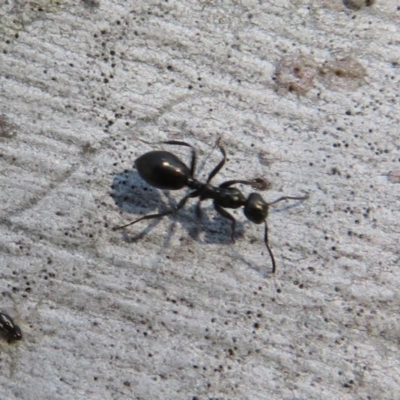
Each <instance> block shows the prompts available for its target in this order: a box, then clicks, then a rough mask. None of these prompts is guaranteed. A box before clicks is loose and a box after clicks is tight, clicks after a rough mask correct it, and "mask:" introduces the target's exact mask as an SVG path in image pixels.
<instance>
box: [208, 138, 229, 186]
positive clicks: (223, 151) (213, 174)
mask: <svg viewBox="0 0 400 400" xmlns="http://www.w3.org/2000/svg"><path fill="white" fill-rule="evenodd" d="M219 142H220V139H218V140H217V146H218V147H219V149H220V150H221V153H222V156H223V159H222V160H221V161H220V162H219V163H218V165H217V166H216V167H215V168H214V169H213V170H212V171H211V172H210V175H208V179H207V183H210V182H211V179H212V178H214V176H215V175H217V174H218V172H219V171H220V170H221V168H222V167H223V166H224V164H225V162H226V152H225V149H224V148H223V147H222V146H221V145H220V144H219Z"/></svg>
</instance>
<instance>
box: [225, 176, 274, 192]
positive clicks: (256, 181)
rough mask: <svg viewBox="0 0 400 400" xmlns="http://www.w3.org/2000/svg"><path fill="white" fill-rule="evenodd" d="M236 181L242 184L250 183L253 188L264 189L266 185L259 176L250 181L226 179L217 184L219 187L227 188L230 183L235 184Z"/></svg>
mask: <svg viewBox="0 0 400 400" xmlns="http://www.w3.org/2000/svg"><path fill="white" fill-rule="evenodd" d="M237 183H241V184H242V185H250V186H251V187H252V188H254V189H258V190H265V189H266V187H267V182H265V181H264V180H262V179H261V178H256V179H253V180H251V181H242V180H241V179H234V180H232V181H226V182H223V183H221V185H219V187H220V188H227V187H229V186H232V185H236V184H237Z"/></svg>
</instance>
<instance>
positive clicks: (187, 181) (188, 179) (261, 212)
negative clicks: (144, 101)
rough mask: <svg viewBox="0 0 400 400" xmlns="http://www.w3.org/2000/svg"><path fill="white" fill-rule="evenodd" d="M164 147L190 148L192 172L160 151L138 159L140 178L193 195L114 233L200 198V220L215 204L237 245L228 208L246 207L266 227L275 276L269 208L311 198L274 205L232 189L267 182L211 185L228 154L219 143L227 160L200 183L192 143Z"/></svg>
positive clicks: (281, 199)
mask: <svg viewBox="0 0 400 400" xmlns="http://www.w3.org/2000/svg"><path fill="white" fill-rule="evenodd" d="M161 143H164V144H171V145H177V146H186V147H190V149H191V150H192V158H191V162H190V168H189V167H188V166H187V165H186V164H184V163H183V162H182V161H181V160H180V159H179V158H178V157H177V156H175V155H174V154H172V153H170V152H168V151H162V150H161V151H158V150H157V151H150V152H148V153H146V154H143V155H142V156H140V157H139V158H137V159H136V161H135V165H136V168H137V170H138V172H139V175H140V176H141V177H142V178H143V179H144V180H145V181H146V182H147V183H149V184H150V185H151V186H154V187H156V188H158V189H163V190H179V189H182V188H184V187H185V186H186V187H188V188H189V189H191V190H192V191H191V192H190V193H188V194H187V195H186V196H184V197H183V198H182V199H181V200H180V201H179V203H178V204H177V205H176V206H175V207H173V208H171V209H169V210H166V211H164V212H161V213H158V214H149V215H145V216H144V217H141V218H139V219H137V220H136V221H133V222H130V223H129V224H126V225H122V226H117V227H115V228H114V230H118V229H123V228H126V227H128V226H130V225H133V224H136V223H137V222H139V221H142V220H145V219H153V218H162V217H165V216H166V215H170V214H174V213H175V212H176V211H178V210H180V209H181V208H182V207H183V206H184V205H185V204H186V202H187V201H188V200H189V199H190V198H195V197H199V201H198V203H197V208H196V215H197V217H198V218H199V219H201V208H200V205H201V202H202V201H203V200H208V199H210V200H213V201H214V208H215V210H216V211H217V212H218V213H219V214H220V215H221V216H222V217H224V218H227V219H229V220H230V221H231V224H232V231H231V239H232V242H234V241H235V238H234V236H235V227H236V220H235V218H234V217H233V216H232V215H231V214H230V213H229V212H228V211H226V210H225V208H232V209H236V208H240V207H244V210H243V211H244V215H245V216H246V218H247V219H248V220H249V221H251V222H253V223H255V224H262V223H264V225H265V231H264V242H265V246H266V247H267V250H268V253H269V255H270V257H271V261H272V272H273V273H275V271H276V263H275V258H274V255H273V254H272V251H271V249H270V247H269V244H268V226H267V221H266V219H267V217H268V208H269V206H271V205H273V204H276V203H279V202H280V201H283V200H305V199H307V198H308V195H306V196H298V197H291V196H284V197H280V198H279V199H277V200H275V201H273V202H272V203H266V202H265V201H264V199H263V198H262V197H261V195H260V194H258V193H251V194H250V195H249V196H248V197H247V198H246V197H245V196H244V195H243V193H242V192H241V191H240V190H239V189H237V188H235V187H232V185H236V184H242V185H249V186H251V187H253V188H255V189H261V188H263V186H264V185H265V182H264V181H263V180H261V179H255V180H249V181H246V180H240V179H235V180H230V181H226V182H223V183H221V185H219V186H218V187H216V186H212V185H210V182H211V180H212V179H213V178H214V176H215V175H217V173H218V172H219V171H220V170H221V168H222V167H223V165H224V164H225V162H226V152H225V149H224V148H223V147H222V146H221V145H220V144H219V141H218V142H217V143H218V147H219V149H220V151H221V153H222V155H223V158H222V160H221V161H220V162H219V164H218V165H217V166H216V167H215V168H214V169H213V170H212V171H211V172H210V174H209V175H208V179H207V181H206V183H202V182H199V181H198V180H197V179H196V178H195V177H194V172H195V169H196V160H197V155H196V150H195V149H194V148H193V146H191V145H190V144H188V143H185V142H180V141H175V140H168V141H166V142H161Z"/></svg>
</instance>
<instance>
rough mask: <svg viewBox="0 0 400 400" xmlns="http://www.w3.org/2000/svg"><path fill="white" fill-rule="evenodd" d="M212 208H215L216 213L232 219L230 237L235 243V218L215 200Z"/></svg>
mask: <svg viewBox="0 0 400 400" xmlns="http://www.w3.org/2000/svg"><path fill="white" fill-rule="evenodd" d="M214 208H215V211H217V212H218V214H220V215H221V216H223V217H224V218H227V219H229V220H230V221H232V233H231V239H232V243H235V228H236V219H235V218H234V217H233V216H232V215H231V214H229V213H228V211H226V210H224V209H223V208H222V207H221V206H219V205H218V204H217V203H216V202H215V201H214Z"/></svg>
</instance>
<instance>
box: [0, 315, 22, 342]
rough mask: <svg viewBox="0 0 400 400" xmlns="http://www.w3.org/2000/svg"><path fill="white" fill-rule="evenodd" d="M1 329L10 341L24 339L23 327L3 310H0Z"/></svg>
mask: <svg viewBox="0 0 400 400" xmlns="http://www.w3.org/2000/svg"><path fill="white" fill-rule="evenodd" d="M0 331H1V332H2V333H4V334H5V336H6V337H7V340H8V343H10V342H12V341H13V340H21V339H22V331H21V328H20V327H19V326H18V325H15V324H14V321H13V319H12V318H11V317H10V316H9V315H8V314H6V313H5V312H3V311H1V312H0Z"/></svg>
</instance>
